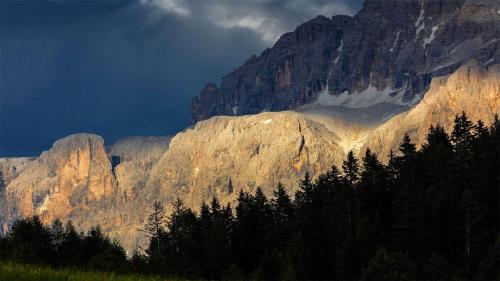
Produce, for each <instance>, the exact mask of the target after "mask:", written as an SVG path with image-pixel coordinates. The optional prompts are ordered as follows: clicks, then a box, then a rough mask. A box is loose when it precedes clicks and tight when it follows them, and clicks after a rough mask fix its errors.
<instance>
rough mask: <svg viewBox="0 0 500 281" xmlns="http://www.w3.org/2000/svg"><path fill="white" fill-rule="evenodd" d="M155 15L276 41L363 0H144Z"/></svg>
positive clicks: (348, 11)
mask: <svg viewBox="0 0 500 281" xmlns="http://www.w3.org/2000/svg"><path fill="white" fill-rule="evenodd" d="M141 3H142V4H143V5H146V6H149V7H151V8H152V10H153V13H154V14H155V16H158V15H160V14H162V13H163V14H166V15H168V14H174V15H179V16H183V17H192V18H196V19H197V20H203V21H206V22H208V23H211V24H213V25H215V26H218V27H222V28H225V29H232V28H243V29H248V30H251V31H253V32H255V33H257V34H258V35H259V36H260V38H261V39H262V41H264V42H265V43H266V44H272V43H274V42H276V40H277V39H278V38H279V36H281V35H282V34H283V33H285V32H287V31H291V30H293V29H294V28H295V27H296V26H297V25H298V24H300V23H301V22H303V21H305V20H308V19H310V18H313V17H315V16H317V15H324V16H328V17H330V16H333V15H337V14H347V15H352V14H354V13H355V12H356V10H357V9H358V7H357V6H358V5H359V3H357V2H356V1H354V2H353V1H348V0H333V1H332V0H330V1H325V0H295V1H286V0H142V1H141Z"/></svg>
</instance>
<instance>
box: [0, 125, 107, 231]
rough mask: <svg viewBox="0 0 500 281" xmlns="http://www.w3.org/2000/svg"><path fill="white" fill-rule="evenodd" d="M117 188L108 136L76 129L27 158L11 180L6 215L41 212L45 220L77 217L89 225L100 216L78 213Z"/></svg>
mask: <svg viewBox="0 0 500 281" xmlns="http://www.w3.org/2000/svg"><path fill="white" fill-rule="evenodd" d="M115 192H116V181H115V178H114V176H113V172H112V168H111V161H110V159H109V156H108V155H107V154H106V151H105V149H104V142H103V139H102V138H101V137H99V136H96V135H92V134H76V135H71V136H69V137H66V138H63V139H61V140H58V141H57V142H56V143H54V145H53V147H52V148H51V149H50V150H49V151H46V152H44V153H42V155H40V157H39V158H37V159H36V160H34V161H32V162H30V163H29V164H27V165H26V167H25V168H24V169H23V170H22V172H21V173H20V174H19V175H18V176H17V177H16V178H15V179H14V180H12V181H11V182H10V183H9V184H8V185H7V187H6V188H5V190H4V196H3V198H2V200H4V202H2V208H3V209H4V210H3V212H2V215H3V217H4V220H6V221H11V220H13V219H16V218H17V217H19V216H21V217H25V216H32V215H39V216H40V217H41V218H42V220H43V221H44V222H51V221H52V220H53V219H55V218H63V219H73V218H74V219H75V223H77V224H83V225H89V224H92V223H98V222H99V221H98V220H95V221H92V220H91V221H89V220H81V221H79V220H78V219H77V218H76V217H75V216H74V215H75V214H77V213H82V211H89V208H90V207H91V206H92V205H94V204H96V203H97V202H101V201H103V200H109V199H111V198H112V197H113V194H114V193H115Z"/></svg>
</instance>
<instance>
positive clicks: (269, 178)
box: [146, 111, 345, 208]
mask: <svg viewBox="0 0 500 281" xmlns="http://www.w3.org/2000/svg"><path fill="white" fill-rule="evenodd" d="M338 140H339V137H338V136H337V135H335V133H334V132H332V131H329V130H328V129H327V128H326V126H324V125H323V124H321V123H320V122H317V121H313V120H312V119H310V118H308V117H306V116H304V115H303V114H300V113H295V112H289V111H288V112H276V113H271V112H268V113H261V114H257V115H251V116H243V117H236V118H235V117H227V116H221V117H214V118H211V119H209V120H206V121H201V122H198V123H197V124H196V125H195V126H194V127H193V128H189V129H186V130H185V131H184V132H181V133H179V134H177V135H176V136H175V137H174V138H173V139H172V142H171V143H170V146H169V149H168V150H167V151H166V153H165V154H164V155H163V156H162V157H161V159H160V160H159V161H158V162H157V163H156V165H155V166H154V167H153V169H152V170H151V175H150V177H149V179H148V182H147V184H146V188H147V193H150V194H156V193H157V192H155V190H156V189H159V190H160V194H161V196H160V197H161V198H163V200H164V201H166V202H171V201H172V200H173V199H175V198H176V197H179V198H181V199H182V200H184V201H185V202H186V204H187V205H188V206H192V207H195V208H197V207H199V206H200V204H201V203H202V202H205V201H207V200H210V198H212V196H217V197H219V198H220V199H221V200H222V201H223V202H224V203H226V202H232V201H233V200H235V199H236V198H237V196H238V192H239V190H241V189H243V190H245V191H250V192H253V191H255V189H256V188H257V187H258V186H260V187H262V188H263V190H264V192H265V193H266V194H267V195H271V194H272V189H273V188H274V187H275V186H276V185H277V184H278V182H282V183H283V184H285V185H286V186H287V187H288V188H289V189H290V191H293V190H295V189H296V188H297V187H298V181H299V179H300V178H301V177H303V176H304V174H305V172H306V171H309V172H310V173H311V174H312V175H313V176H316V175H318V174H319V173H321V172H324V171H325V170H327V169H328V168H330V167H331V165H332V164H334V163H335V164H339V163H341V161H342V160H343V159H344V156H345V153H344V150H343V149H342V147H340V146H339V145H338V144H337V143H336V141H338Z"/></svg>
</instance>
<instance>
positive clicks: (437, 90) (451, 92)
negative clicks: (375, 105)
mask: <svg viewBox="0 0 500 281" xmlns="http://www.w3.org/2000/svg"><path fill="white" fill-rule="evenodd" d="M462 111H464V112H466V113H467V115H468V116H469V118H470V119H471V120H472V121H477V120H479V119H480V120H482V121H483V122H485V123H486V124H490V123H491V121H492V120H493V118H494V116H495V114H500V64H498V63H497V64H494V65H493V64H491V65H487V66H485V63H484V62H480V61H477V60H472V61H470V62H468V63H467V64H465V65H463V66H461V67H460V68H459V69H458V70H457V71H456V72H455V73H453V74H452V75H450V76H446V77H439V78H434V79H433V80H432V83H431V85H430V88H429V90H428V91H427V93H426V94H425V96H424V99H423V100H422V101H420V103H418V104H417V105H416V106H414V107H413V108H411V110H409V111H408V112H405V113H402V114H399V115H397V116H395V117H393V118H392V119H390V120H389V121H387V122H386V123H385V124H383V125H381V126H379V127H378V128H376V129H375V130H374V131H373V132H371V133H370V135H369V136H368V137H367V141H366V143H365V144H364V146H363V149H361V152H363V151H364V150H365V149H366V148H368V147H369V148H370V149H372V150H373V151H375V152H376V153H377V154H379V155H380V156H381V158H385V157H386V156H388V155H389V152H390V150H391V149H392V150H394V151H397V149H398V145H399V143H400V142H401V140H402V138H403V136H404V134H406V133H408V134H409V136H410V137H411V138H412V140H413V141H414V142H416V143H417V144H418V145H421V144H422V143H424V142H425V136H426V134H427V131H428V129H429V127H430V125H431V124H434V125H436V124H440V125H442V126H444V128H445V129H447V130H448V132H451V130H452V127H453V121H454V117H455V115H456V114H460V113H461V112H462Z"/></svg>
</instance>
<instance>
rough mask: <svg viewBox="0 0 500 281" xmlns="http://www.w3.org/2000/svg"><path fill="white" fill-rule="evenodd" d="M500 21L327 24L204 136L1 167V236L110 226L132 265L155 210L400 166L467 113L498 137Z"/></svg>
mask: <svg viewBox="0 0 500 281" xmlns="http://www.w3.org/2000/svg"><path fill="white" fill-rule="evenodd" d="M499 20H500V3H498V1H490V0H476V1H471V0H464V1H446V0H444V1H373V0H367V1H366V2H365V4H364V7H363V9H362V10H361V11H360V12H359V13H358V14H357V15H356V16H354V17H347V16H335V17H333V18H331V19H329V18H326V17H321V16H320V17H317V18H315V19H313V20H311V21H309V22H307V23H304V24H303V25H301V26H299V27H298V28H297V29H296V30H295V31H294V32H291V33H287V34H285V35H283V36H282V37H281V39H280V40H278V42H277V43H276V44H275V46H274V47H273V48H271V49H268V50H265V51H264V52H263V53H262V54H261V55H260V56H259V57H252V58H251V59H250V60H249V61H247V62H246V63H245V64H244V65H243V66H242V67H240V68H239V69H237V70H236V71H235V72H233V73H230V74H228V75H227V76H226V77H225V78H224V79H223V81H222V83H221V86H220V87H217V86H215V85H213V84H210V85H207V87H205V89H204V90H203V91H202V93H201V95H200V97H197V98H195V99H194V101H193V120H194V121H197V122H196V123H195V124H193V125H191V126H190V127H188V128H186V129H185V130H184V131H182V132H180V133H178V134H177V135H175V136H173V137H172V138H170V137H130V138H126V139H122V140H119V141H117V142H116V143H114V144H111V145H109V146H105V143H104V140H103V139H102V138H101V137H100V136H97V135H93V134H76V135H71V136H68V137H66V138H63V139H61V140H58V141H57V142H55V143H54V145H53V147H52V148H51V149H50V150H49V151H46V152H44V153H42V154H41V155H40V156H39V157H33V158H3V159H0V172H1V173H0V183H1V185H0V224H1V225H2V228H1V229H0V230H1V231H3V232H4V233H5V232H6V231H7V229H8V227H9V226H10V225H11V224H12V223H13V221H15V219H17V218H19V217H25V216H31V215H39V216H40V217H41V218H42V220H43V221H44V222H50V221H51V220H53V219H55V218H60V219H62V220H64V221H67V220H72V221H73V223H74V224H75V225H76V226H77V227H79V228H81V229H88V228H89V227H90V226H93V225H96V224H99V225H100V226H101V227H102V229H103V230H104V231H105V232H106V233H107V234H109V235H110V236H111V237H113V238H118V239H119V240H120V241H121V242H122V243H123V245H124V246H125V248H126V249H127V250H129V251H131V250H133V249H134V248H135V247H136V245H138V244H143V243H144V236H143V234H141V232H140V231H139V229H141V228H142V227H143V226H144V220H145V218H146V216H147V214H148V212H149V210H150V207H151V206H152V203H153V202H154V201H155V200H159V201H160V202H162V203H163V204H164V205H165V206H166V207H167V210H168V209H169V208H170V207H171V206H170V204H169V203H170V202H172V201H173V200H175V199H176V198H180V199H182V200H183V201H184V202H185V203H186V206H188V207H192V208H194V209H198V208H199V206H200V204H201V203H202V202H206V201H207V200H210V199H211V197H212V196H217V197H219V199H220V200H221V201H222V203H224V204H225V203H232V202H234V200H235V199H236V197H237V194H238V192H239V191H240V190H244V191H250V192H252V191H254V190H255V189H256V188H257V187H258V186H261V187H262V188H263V190H264V193H265V194H266V195H268V196H271V194H272V189H273V187H274V186H275V185H276V184H277V183H278V182H282V183H283V184H284V185H285V186H286V188H287V190H288V191H289V192H290V193H293V191H295V190H297V188H298V181H299V179H300V178H302V177H303V176H304V174H305V173H306V172H309V173H311V175H312V176H313V178H314V177H316V176H317V175H319V174H320V173H323V172H325V171H326V170H328V169H329V168H330V167H331V165H337V166H340V164H341V163H342V160H343V159H344V158H345V156H346V154H347V153H348V151H350V150H353V151H355V152H356V153H358V156H359V155H361V154H362V153H363V152H364V151H365V150H366V149H367V148H370V149H371V150H372V151H374V152H375V153H377V154H378V155H379V156H380V158H381V159H386V157H387V155H388V154H389V151H390V150H391V149H392V150H394V151H396V150H397V147H398V144H399V143H400V141H401V139H402V138H403V136H404V135H405V134H407V133H408V134H409V135H410V136H411V137H412V139H413V141H415V142H416V143H417V144H418V145H420V144H422V143H423V142H424V141H425V134H426V132H427V129H428V128H429V126H430V125H431V124H438V123H439V124H442V125H443V126H444V127H445V128H446V129H447V130H448V131H449V130H450V129H451V126H452V125H453V119H454V116H455V115H456V114H459V113H461V112H462V111H465V112H466V113H467V114H468V115H469V116H470V117H471V119H472V120H474V121H475V120H477V119H482V120H483V121H485V122H486V123H489V122H491V120H492V118H493V116H494V114H495V113H500V64H499V62H500V51H499V49H500V28H499V26H500V22H499ZM269 111H271V112H269ZM216 115H226V116H216ZM227 115H236V116H227Z"/></svg>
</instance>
